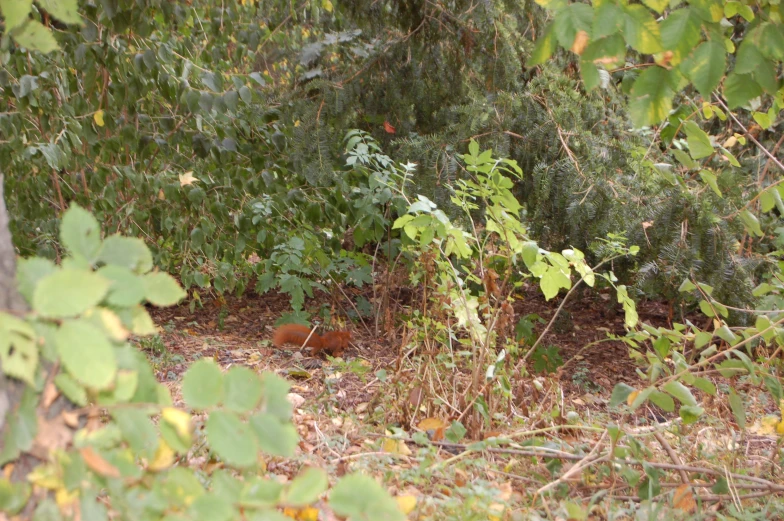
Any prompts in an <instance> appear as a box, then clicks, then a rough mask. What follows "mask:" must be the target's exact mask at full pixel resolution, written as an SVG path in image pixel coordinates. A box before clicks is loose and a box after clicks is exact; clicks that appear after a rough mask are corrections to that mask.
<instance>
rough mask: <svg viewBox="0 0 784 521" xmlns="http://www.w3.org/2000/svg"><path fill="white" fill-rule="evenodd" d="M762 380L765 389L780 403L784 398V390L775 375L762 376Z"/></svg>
mask: <svg viewBox="0 0 784 521" xmlns="http://www.w3.org/2000/svg"><path fill="white" fill-rule="evenodd" d="M762 380H763V381H764V382H765V388H767V390H768V392H769V393H770V394H771V396H773V399H774V400H775V401H776V403H778V402H779V401H781V399H782V398H784V390H782V388H781V382H780V381H779V379H778V378H777V377H776V376H775V375H762Z"/></svg>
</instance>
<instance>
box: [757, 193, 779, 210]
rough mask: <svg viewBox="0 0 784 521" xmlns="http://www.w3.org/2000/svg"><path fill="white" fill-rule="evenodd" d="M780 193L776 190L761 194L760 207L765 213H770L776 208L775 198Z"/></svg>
mask: <svg viewBox="0 0 784 521" xmlns="http://www.w3.org/2000/svg"><path fill="white" fill-rule="evenodd" d="M774 193H778V191H777V190H776V189H775V188H774V189H772V190H765V191H764V192H762V193H760V194H759V199H760V205H761V208H762V211H763V212H769V211H771V210H772V209H774V208H775V207H776V198H775V197H774V196H773V194H774Z"/></svg>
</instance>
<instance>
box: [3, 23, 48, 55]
mask: <svg viewBox="0 0 784 521" xmlns="http://www.w3.org/2000/svg"><path fill="white" fill-rule="evenodd" d="M11 36H12V37H13V39H14V40H15V41H16V43H18V44H19V45H21V46H22V47H24V48H26V49H30V50H31V51H40V52H42V53H44V54H47V53H50V52H52V51H56V50H57V49H59V48H60V46H59V45H58V44H57V40H55V39H54V36H53V35H52V32H51V31H50V30H49V29H47V28H46V27H44V26H43V24H41V22H39V21H38V20H28V21H27V22H25V23H24V24H23V25H21V26H19V27H17V28H16V29H14V30H13V31H11Z"/></svg>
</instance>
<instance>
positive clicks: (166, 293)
mask: <svg viewBox="0 0 784 521" xmlns="http://www.w3.org/2000/svg"><path fill="white" fill-rule="evenodd" d="M185 296H186V293H185V291H184V290H183V289H182V288H181V287H180V285H179V284H178V283H177V281H176V280H174V277H172V276H171V275H169V274H168V273H163V272H161V271H156V272H154V273H148V274H146V275H145V276H144V298H146V299H147V300H148V301H149V302H150V303H151V304H154V305H156V306H172V305H174V304H176V303H177V302H179V301H180V300H182V299H183V298H185Z"/></svg>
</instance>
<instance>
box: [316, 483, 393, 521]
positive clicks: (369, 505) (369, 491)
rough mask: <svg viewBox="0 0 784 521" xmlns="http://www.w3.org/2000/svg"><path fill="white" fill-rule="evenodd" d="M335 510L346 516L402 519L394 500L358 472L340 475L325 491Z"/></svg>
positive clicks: (388, 520) (351, 517)
mask: <svg viewBox="0 0 784 521" xmlns="http://www.w3.org/2000/svg"><path fill="white" fill-rule="evenodd" d="M329 506H330V507H331V508H332V510H334V511H335V513H336V514H338V515H339V516H343V517H348V518H350V519H356V520H360V519H366V520H381V519H383V520H384V521H405V520H406V516H405V515H404V514H403V512H401V511H400V509H399V508H398V506H397V502H396V501H395V500H394V499H393V498H392V497H391V496H390V495H389V493H388V492H387V491H386V489H384V487H382V486H381V485H379V484H378V483H377V482H376V481H375V480H374V479H373V478H370V477H368V476H364V475H362V474H359V473H354V474H349V475H347V476H344V477H343V478H341V479H340V481H338V482H337V484H336V485H335V487H334V488H333V489H332V492H331V493H330V495H329Z"/></svg>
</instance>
